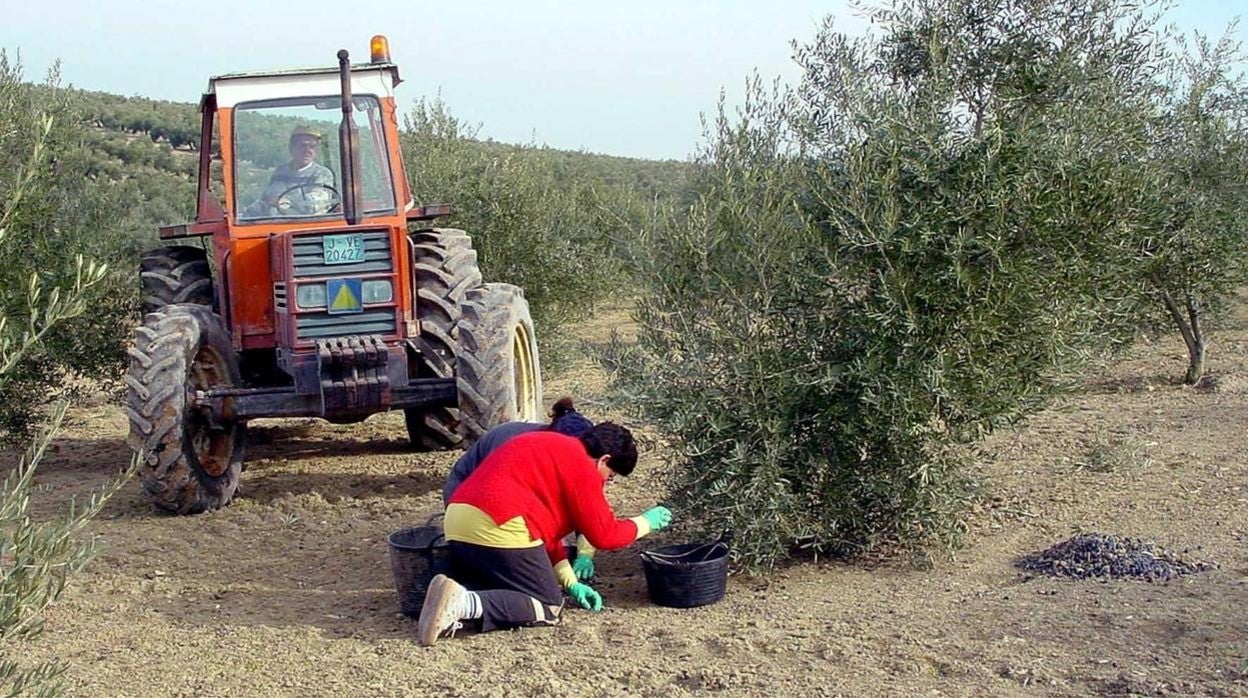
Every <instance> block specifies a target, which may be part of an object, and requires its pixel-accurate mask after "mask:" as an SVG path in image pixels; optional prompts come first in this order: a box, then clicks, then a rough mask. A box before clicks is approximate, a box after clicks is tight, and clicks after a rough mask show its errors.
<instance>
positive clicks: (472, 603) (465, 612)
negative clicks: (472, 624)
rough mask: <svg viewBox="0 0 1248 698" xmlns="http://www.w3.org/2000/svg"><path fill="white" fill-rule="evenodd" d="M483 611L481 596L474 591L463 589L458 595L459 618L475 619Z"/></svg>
mask: <svg viewBox="0 0 1248 698" xmlns="http://www.w3.org/2000/svg"><path fill="white" fill-rule="evenodd" d="M483 613H484V609H483V608H482V606H481V597H480V595H478V594H477V592H475V591H465V592H464V593H463V595H462V596H460V597H459V614H458V615H459V619H460V620H476V619H478V618H480V617H481V615H482V614H483Z"/></svg>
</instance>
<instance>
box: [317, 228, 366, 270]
mask: <svg viewBox="0 0 1248 698" xmlns="http://www.w3.org/2000/svg"><path fill="white" fill-rule="evenodd" d="M324 240H325V263H326V264H350V263H351V262H363V261H364V236H363V235H362V234H360V233H352V234H350V235H326V236H325V237H324Z"/></svg>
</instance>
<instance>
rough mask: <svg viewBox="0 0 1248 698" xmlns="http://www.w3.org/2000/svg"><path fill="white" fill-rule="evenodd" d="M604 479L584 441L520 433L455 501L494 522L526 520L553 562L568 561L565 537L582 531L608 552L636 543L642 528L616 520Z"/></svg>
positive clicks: (547, 433) (466, 484) (464, 486)
mask: <svg viewBox="0 0 1248 698" xmlns="http://www.w3.org/2000/svg"><path fill="white" fill-rule="evenodd" d="M602 486H603V481H602V476H601V475H599V474H598V468H597V465H596V464H595V462H594V460H593V459H592V458H590V457H589V454H587V453H586V452H585V447H584V446H583V445H582V444H581V441H580V439H574V438H572V437H570V436H564V435H563V434H560V433H557V432H553V431H535V432H530V433H528V434H521V435H520V436H516V437H514V438H512V439H511V440H510V441H508V442H507V443H505V444H503V445H502V446H500V447H498V449H496V450H495V451H494V452H493V453H491V454H490V455H489V456H488V457H486V459H485V461H484V462H483V463H481V466H480V467H478V468H477V469H476V470H475V471H473V473H472V475H469V476H468V479H467V480H464V483H463V484H462V485H460V486H459V487H458V488H457V489H456V490H455V494H454V495H452V496H451V504H469V505H472V506H474V507H476V508H478V509H480V510H481V511H483V512H485V513H486V514H488V515H489V516H490V518H491V519H493V520H494V523H496V524H499V525H502V524H503V523H505V522H507V521H510V520H511V519H514V518H515V517H517V516H522V517H524V522H525V525H527V526H528V529H529V535H530V536H532V537H533V540H541V541H542V542H543V544H544V545H545V547H546V553H547V554H548V555H549V556H550V561H551V563H558V562H559V561H561V560H565V559H567V555H566V554H565V552H564V549H563V537H564V536H566V535H568V534H569V533H571V532H572V531H577V532H578V533H580V534H581V535H583V536H585V538H586V539H587V540H588V541H589V543H590V545H592V546H594V547H595V548H600V549H603V550H616V549H619V548H624V547H627V546H629V545H631V544H632V543H633V541H635V540H637V524H635V523H633V522H632V521H630V520H628V519H617V518H615V513H614V512H613V511H611V505H610V504H608V503H607V498H606V495H605V494H604V493H603V490H602Z"/></svg>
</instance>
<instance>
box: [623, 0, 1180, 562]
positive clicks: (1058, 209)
mask: <svg viewBox="0 0 1248 698" xmlns="http://www.w3.org/2000/svg"><path fill="white" fill-rule="evenodd" d="M870 14H871V18H872V24H873V26H874V27H876V30H875V33H874V34H871V35H868V36H866V37H862V38H850V37H848V36H846V35H844V34H842V33H839V32H838V31H837V30H836V27H835V24H834V22H833V21H832V20H830V19H829V20H828V21H826V22H825V23H824V25H823V28H822V29H821V30H820V32H819V33H818V35H817V36H816V37H815V38H814V40H813V41H811V42H810V43H808V44H805V45H798V46H796V47H795V56H796V59H797V61H798V63H799V64H800V65H801V67H802V69H803V77H802V79H801V81H800V83H799V84H798V85H797V86H796V88H795V89H793V90H784V89H781V88H775V89H772V90H766V89H764V88H763V86H762V85H760V84H759V83H758V82H757V81H754V83H753V88H752V90H751V97H750V99H749V101H748V103H747V104H746V106H745V107H744V108H743V109H741V110H740V111H739V112H738V113H737V114H736V115H730V114H727V113H725V111H724V110H723V109H722V108H721V109H720V113H719V118H718V119H717V120H716V122H715V123H714V124H713V128H712V130H711V132H710V133H709V134H708V135H709V137H708V144H707V146H706V148H705V150H704V153H703V155H702V157H701V163H700V164H701V165H702V169H701V175H700V180H699V182H698V187H699V189H698V198H697V201H696V203H695V204H694V205H692V206H691V207H689V208H688V209H687V210H684V211H673V212H671V214H670V215H669V216H668V217H667V219H666V220H667V221H668V223H667V225H664V226H659V227H657V228H656V229H654V230H653V231H652V233H651V236H650V238H649V240H648V244H649V245H650V246H651V247H652V248H653V250H654V255H653V258H652V263H651V265H650V266H649V268H648V270H647V274H646V278H647V284H646V286H647V287H648V293H647V294H646V295H645V296H644V297H643V298H642V300H641V301H640V304H639V309H638V311H637V314H638V320H639V325H640V331H639V339H638V343H637V345H636V346H635V347H633V348H631V349H626V350H623V353H622V355H620V356H618V357H616V360H617V361H618V367H619V385H620V387H621V388H622V389H623V390H624V391H625V392H626V394H628V396H629V397H630V399H631V400H632V401H633V403H634V404H636V405H638V406H639V407H640V408H641V409H642V410H643V412H644V413H645V414H646V415H647V416H648V417H649V418H650V419H652V420H653V421H655V422H656V423H657V424H658V425H659V426H661V427H662V428H663V429H664V430H665V431H666V432H667V433H668V434H669V435H670V439H669V443H670V444H671V446H672V449H671V450H672V468H671V471H670V472H671V478H672V485H673V487H674V491H675V496H676V498H677V500H678V501H679V502H680V503H681V504H682V505H683V507H684V511H685V513H686V514H687V515H690V516H691V517H692V518H696V519H698V520H699V521H701V522H702V524H703V525H704V526H706V527H708V528H711V529H717V530H719V529H730V530H732V531H733V532H734V539H735V541H736V552H737V553H738V554H739V555H740V556H741V557H742V558H743V559H744V560H745V561H746V562H748V563H751V564H755V565H768V564H772V563H774V562H776V561H778V560H781V559H784V558H786V557H788V556H789V555H791V554H793V553H794V552H795V551H798V550H801V549H805V550H807V551H814V552H817V553H818V552H824V553H849V552H855V551H861V550H865V549H870V548H875V547H879V546H889V545H894V544H898V543H907V542H913V543H922V542H933V541H939V542H942V543H944V544H947V545H954V544H956V543H957V541H958V538H959V535H960V532H961V519H960V516H959V515H960V514H961V512H962V511H963V510H964V508H965V506H966V503H967V502H968V497H969V496H970V494H969V491H968V479H967V477H966V469H965V464H966V463H965V454H966V448H965V447H966V445H967V444H970V443H973V442H974V441H975V440H976V439H978V438H979V437H981V436H982V435H983V434H985V433H987V432H988V431H991V430H992V429H994V428H996V427H998V426H1000V425H1002V424H1006V423H1009V422H1012V421H1014V420H1017V419H1019V418H1021V417H1022V416H1025V415H1027V414H1029V413H1031V412H1032V411H1034V410H1036V409H1038V408H1039V407H1041V406H1043V405H1044V404H1045V403H1046V401H1047V400H1049V399H1050V398H1051V397H1052V396H1053V395H1054V394H1055V393H1056V392H1057V391H1058V390H1059V389H1060V388H1061V387H1063V386H1064V385H1066V384H1068V382H1069V381H1070V379H1071V377H1072V376H1073V375H1074V374H1075V372H1076V371H1077V369H1078V368H1079V367H1080V366H1081V362H1082V360H1083V359H1085V358H1086V357H1088V356H1090V355H1092V354H1094V353H1096V352H1099V351H1102V350H1106V349H1108V348H1112V347H1114V346H1117V345H1119V344H1121V343H1122V342H1123V341H1125V340H1126V338H1127V337H1128V336H1129V330H1130V327H1131V317H1130V305H1131V300H1132V299H1133V298H1135V297H1136V294H1137V292H1138V288H1137V287H1138V283H1139V282H1138V281H1137V280H1136V279H1135V278H1134V277H1133V276H1132V275H1131V274H1130V273H1129V272H1130V269H1129V268H1124V265H1116V264H1115V265H1107V264H1105V263H1104V260H1107V259H1126V258H1128V257H1130V253H1131V251H1132V250H1133V247H1132V245H1133V244H1134V242H1135V240H1137V237H1136V236H1137V235H1138V231H1139V228H1140V226H1142V225H1145V224H1146V223H1147V217H1146V216H1145V215H1144V213H1145V210H1144V208H1143V204H1144V202H1145V201H1146V199H1147V197H1148V195H1149V190H1148V184H1149V181H1150V180H1149V179H1148V175H1147V172H1144V171H1143V170H1144V168H1141V167H1140V166H1139V164H1140V162H1141V160H1142V158H1143V157H1144V154H1145V152H1146V150H1147V144H1148V135H1149V128H1148V124H1149V117H1150V115H1151V108H1152V107H1151V105H1152V103H1153V98H1154V93H1155V89H1156V86H1155V83H1154V80H1153V75H1154V73H1155V66H1156V61H1157V60H1158V53H1157V51H1156V50H1155V47H1154V34H1153V32H1152V28H1153V24H1152V22H1151V20H1150V18H1149V17H1147V16H1146V15H1145V14H1143V12H1142V11H1141V10H1139V9H1136V6H1135V5H1133V4H1129V3H1126V2H1118V1H1116V0H1042V1H1020V0H992V1H991V2H987V3H984V2H972V1H971V0H930V1H929V0H897V1H896V2H893V3H891V4H888V5H885V6H883V7H878V8H875V9H873V10H871V11H870Z"/></svg>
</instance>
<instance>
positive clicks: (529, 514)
mask: <svg viewBox="0 0 1248 698" xmlns="http://www.w3.org/2000/svg"><path fill="white" fill-rule="evenodd" d="M636 465H637V444H636V442H634V441H633V435H632V434H631V433H629V431H628V430H627V429H625V428H624V427H621V426H619V425H617V424H612V423H610V422H604V423H602V424H599V425H597V426H595V427H593V428H591V429H589V430H588V431H586V432H585V433H584V434H582V435H581V436H580V437H579V438H573V437H570V436H564V435H563V434H558V433H555V432H549V431H538V432H531V433H528V434H521V435H520V436H517V437H515V438H513V439H511V440H510V441H508V442H507V443H506V444H504V445H503V446H501V447H499V448H498V449H497V450H495V451H494V452H493V453H491V454H490V455H489V457H488V458H486V459H485V462H484V463H482V464H481V466H480V467H479V468H477V470H476V471H474V472H473V473H472V475H470V476H469V477H468V479H467V480H465V481H464V483H463V484H462V485H460V486H459V488H458V489H456V490H455V494H454V495H453V496H452V497H451V501H450V504H449V505H448V506H447V508H446V522H445V530H446V539H447V541H448V547H449V550H448V552H449V559H448V562H449V567H450V569H449V573H450V574H449V576H446V575H437V576H436V577H434V578H433V582H432V583H431V584H430V585H429V592H428V594H427V595H426V596H425V604H424V606H423V607H422V608H421V612H420V623H419V629H418V634H419V640H420V644H422V645H432V644H433V643H434V642H436V641H437V639H438V638H439V637H441V636H442V635H443V634H445V633H447V632H448V631H449V632H454V631H455V630H456V629H458V628H460V627H461V626H462V624H463V623H464V622H479V623H480V627H481V630H482V631H490V630H496V629H500V628H516V627H521V626H526V625H551V624H554V623H555V622H557V621H558V619H559V614H560V612H561V611H562V609H563V595H562V593H561V591H560V587H562V588H563V589H564V590H566V591H567V592H568V595H569V596H571V597H572V598H573V599H574V600H575V601H576V602H577V603H579V604H580V605H581V606H583V607H584V608H587V609H590V610H592V611H598V610H601V609H602V597H601V596H599V595H598V592H596V591H594V589H593V588H591V587H590V586H589V585H587V584H584V583H582V582H578V581H577V580H576V575H575V574H574V573H573V572H572V567H571V565H570V564H569V563H568V560H567V556H566V553H565V551H564V547H563V537H564V536H566V535H568V533H570V532H572V531H573V530H576V531H579V532H580V533H581V535H583V536H585V538H586V539H588V540H589V543H590V544H591V545H593V546H594V547H595V548H599V549H603V550H615V549H619V548H624V547H627V546H629V545H631V544H632V543H633V542H634V541H636V540H637V539H638V538H641V537H642V536H644V535H646V534H648V533H650V532H651V531H657V530H659V529H661V528H664V527H666V526H667V525H668V524H670V523H671V518H672V516H671V512H669V511H668V510H667V509H665V508H664V507H655V508H653V509H650V510H649V511H647V512H645V513H644V514H642V515H641V516H636V517H633V518H631V519H617V518H615V514H614V513H613V512H612V511H611V505H610V504H608V503H607V499H606V495H605V493H604V492H603V487H604V485H606V483H607V481H608V480H610V479H611V478H612V477H614V476H615V475H617V474H619V475H628V474H630V473H632V472H633V468H634V467H636Z"/></svg>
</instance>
